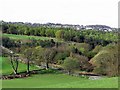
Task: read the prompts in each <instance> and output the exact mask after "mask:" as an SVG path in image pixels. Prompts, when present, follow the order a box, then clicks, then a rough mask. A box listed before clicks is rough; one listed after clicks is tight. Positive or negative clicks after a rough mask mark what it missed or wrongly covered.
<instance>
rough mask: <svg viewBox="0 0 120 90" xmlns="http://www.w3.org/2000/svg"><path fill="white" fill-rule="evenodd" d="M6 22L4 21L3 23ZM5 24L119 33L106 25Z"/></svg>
mask: <svg viewBox="0 0 120 90" xmlns="http://www.w3.org/2000/svg"><path fill="white" fill-rule="evenodd" d="M1 22H4V21H1ZM5 23H11V24H16V23H17V24H25V25H29V26H33V27H36V26H43V27H50V28H71V29H74V30H100V31H106V32H107V31H108V32H109V31H113V32H117V31H118V29H117V28H112V27H110V26H106V25H73V24H60V23H45V24H40V23H28V22H26V23H23V22H5Z"/></svg>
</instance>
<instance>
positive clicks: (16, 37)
mask: <svg viewBox="0 0 120 90" xmlns="http://www.w3.org/2000/svg"><path fill="white" fill-rule="evenodd" d="M2 36H4V37H9V38H11V39H16V40H28V39H32V38H34V39H36V40H50V39H53V40H57V39H55V38H50V37H42V36H28V35H15V34H5V33H4V34H2Z"/></svg>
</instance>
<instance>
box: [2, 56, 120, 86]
mask: <svg viewBox="0 0 120 90" xmlns="http://www.w3.org/2000/svg"><path fill="white" fill-rule="evenodd" d="M1 61H2V66H3V68H2V70H3V73H4V74H8V73H11V72H12V69H11V66H10V63H9V60H8V58H6V57H3V58H2V57H0V62H1ZM31 69H35V67H31ZM24 70H26V65H25V64H23V63H20V66H19V71H24ZM2 87H3V88H13V87H14V88H117V87H118V78H117V77H112V78H107V77H106V78H102V79H99V80H89V79H87V78H83V77H75V76H70V75H66V74H38V75H32V76H31V77H28V78H22V79H13V80H3V81H2Z"/></svg>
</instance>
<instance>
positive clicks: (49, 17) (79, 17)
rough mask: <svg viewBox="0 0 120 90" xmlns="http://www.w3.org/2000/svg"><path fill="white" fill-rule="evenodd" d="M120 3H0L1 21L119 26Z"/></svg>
mask: <svg viewBox="0 0 120 90" xmlns="http://www.w3.org/2000/svg"><path fill="white" fill-rule="evenodd" d="M118 1H119V0H0V11H1V14H0V20H4V21H21V22H32V23H47V22H52V23H63V24H64V23H66V24H80V25H88V24H89V25H91V24H102V25H109V26H111V27H118Z"/></svg>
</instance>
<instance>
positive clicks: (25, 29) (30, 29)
mask: <svg viewBox="0 0 120 90" xmlns="http://www.w3.org/2000/svg"><path fill="white" fill-rule="evenodd" d="M2 32H3V33H8V34H17V35H34V36H45V37H56V38H58V39H64V40H65V41H74V42H80V43H82V42H86V43H88V42H91V44H93V43H96V44H101V45H103V46H105V45H107V44H108V43H111V42H117V40H118V35H117V33H114V32H104V31H97V30H79V31H76V30H73V29H71V28H51V27H44V26H36V27H35V26H30V25H26V24H19V23H14V24H11V23H5V22H4V23H3V24H2Z"/></svg>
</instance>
